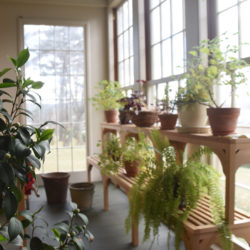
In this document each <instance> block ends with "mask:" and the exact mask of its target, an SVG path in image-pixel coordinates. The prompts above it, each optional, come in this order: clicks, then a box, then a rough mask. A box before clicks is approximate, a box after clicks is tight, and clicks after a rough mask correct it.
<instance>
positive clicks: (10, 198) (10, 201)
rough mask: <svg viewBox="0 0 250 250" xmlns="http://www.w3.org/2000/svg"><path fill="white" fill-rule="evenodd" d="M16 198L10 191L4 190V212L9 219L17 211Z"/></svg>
mask: <svg viewBox="0 0 250 250" xmlns="http://www.w3.org/2000/svg"><path fill="white" fill-rule="evenodd" d="M17 205H18V203H17V199H16V196H15V195H14V194H13V193H12V192H6V195H5V198H4V207H5V213H6V216H7V218H8V219H10V218H11V217H12V216H13V215H14V214H15V213H16V211H17Z"/></svg>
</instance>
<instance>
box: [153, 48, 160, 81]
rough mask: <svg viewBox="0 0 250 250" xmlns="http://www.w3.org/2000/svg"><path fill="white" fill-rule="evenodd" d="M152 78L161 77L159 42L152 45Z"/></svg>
mask: <svg viewBox="0 0 250 250" xmlns="http://www.w3.org/2000/svg"><path fill="white" fill-rule="evenodd" d="M151 51H152V79H159V78H160V77H161V47H160V44H157V45H155V46H153V47H152V50H151Z"/></svg>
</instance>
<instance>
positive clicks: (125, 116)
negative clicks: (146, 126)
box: [119, 110, 131, 124]
mask: <svg viewBox="0 0 250 250" xmlns="http://www.w3.org/2000/svg"><path fill="white" fill-rule="evenodd" d="M119 119H120V124H129V123H130V120H131V115H130V111H129V110H119Z"/></svg>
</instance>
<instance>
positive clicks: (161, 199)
mask: <svg viewBox="0 0 250 250" xmlns="http://www.w3.org/2000/svg"><path fill="white" fill-rule="evenodd" d="M151 138H152V140H153V144H154V146H155V150H156V152H157V154H156V156H153V155H151V158H149V159H147V160H146V161H145V163H144V171H143V172H140V173H139V175H138V176H137V178H136V181H135V185H134V186H133V188H132V189H131V191H130V195H129V199H130V211H129V216H128V218H127V219H126V227H127V229H128V230H129V229H130V228H131V223H132V218H133V222H134V223H139V220H140V218H141V216H142V217H143V218H144V221H145V228H144V240H147V239H148V238H149V236H150V234H151V232H152V233H153V235H154V238H155V236H156V235H157V234H158V229H159V226H160V224H161V222H164V223H165V224H166V225H167V227H168V228H169V229H172V230H173V231H174V232H175V247H176V249H179V244H180V241H181V235H182V233H183V232H184V231H183V229H184V222H185V221H186V220H187V218H188V215H189V213H190V211H191V210H192V209H194V208H195V207H196V204H197V202H198V200H199V199H200V198H202V197H203V196H204V194H205V193H207V194H208V195H209V196H210V197H211V199H210V203H211V212H212V216H213V219H214V222H215V223H216V224H217V225H218V232H219V235H220V238H221V242H222V245H223V248H224V249H232V244H231V238H230V237H231V234H230V231H229V229H228V227H227V224H226V221H225V218H224V204H223V200H222V198H221V195H220V192H219V175H218V173H217V172H216V170H215V169H214V168H213V167H212V166H209V165H207V164H204V163H202V162H201V161H200V157H201V156H202V155H204V154H209V153H210V150H209V149H208V148H201V149H199V150H198V151H197V152H196V153H195V154H194V155H192V156H191V157H189V158H188V159H187V160H186V161H181V162H179V163H177V162H176V160H177V159H176V152H175V149H174V148H173V147H172V146H170V144H169V141H168V140H167V138H163V139H162V137H161V135H160V133H159V132H158V131H153V132H152V134H151ZM168 236H169V237H168V239H170V234H169V235H168ZM168 243H169V242H168ZM168 249H170V246H169V245H168Z"/></svg>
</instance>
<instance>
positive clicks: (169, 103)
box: [158, 83, 177, 114]
mask: <svg viewBox="0 0 250 250" xmlns="http://www.w3.org/2000/svg"><path fill="white" fill-rule="evenodd" d="M171 91H172V89H171V88H170V87H169V83H167V84H166V87H165V89H164V98H163V99H162V100H159V101H158V106H160V109H161V111H162V112H164V113H167V114H172V113H174V112H175V109H176V104H177V95H176V97H175V99H174V100H171V99H170V98H169V93H170V92H171Z"/></svg>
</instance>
